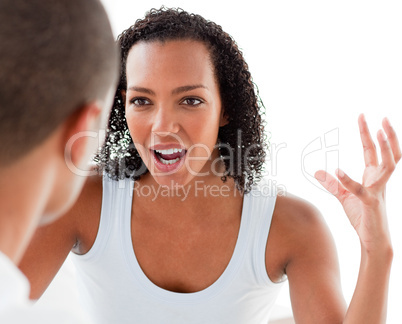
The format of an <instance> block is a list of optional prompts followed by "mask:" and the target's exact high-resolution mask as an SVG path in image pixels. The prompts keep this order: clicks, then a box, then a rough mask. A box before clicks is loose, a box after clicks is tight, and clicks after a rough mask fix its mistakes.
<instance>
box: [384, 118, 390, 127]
mask: <svg viewBox="0 0 402 324" xmlns="http://www.w3.org/2000/svg"><path fill="white" fill-rule="evenodd" d="M384 120H385V122H386V123H387V124H388V126H389V127H392V126H391V123H390V121H389V119H388V117H385V118H384Z"/></svg>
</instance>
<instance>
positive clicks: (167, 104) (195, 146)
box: [125, 40, 226, 188]
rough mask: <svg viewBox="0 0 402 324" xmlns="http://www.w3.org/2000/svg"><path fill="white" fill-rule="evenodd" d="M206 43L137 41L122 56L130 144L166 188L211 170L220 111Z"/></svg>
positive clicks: (215, 158)
mask: <svg viewBox="0 0 402 324" xmlns="http://www.w3.org/2000/svg"><path fill="white" fill-rule="evenodd" d="M213 69H214V68H213V64H212V62H211V60H210V55H209V51H208V49H207V48H206V46H205V45H204V44H203V43H201V42H197V41H192V40H177V41H176V40H175V41H167V42H165V43H162V42H159V41H154V42H140V43H138V44H136V45H134V46H133V47H132V48H131V50H130V52H129V55H128V58H127V71H126V73H127V92H126V99H125V110H126V119H127V124H128V127H129V130H130V133H131V137H132V139H133V141H134V144H135V146H136V148H137V150H138V152H139V154H140V156H141V158H142V160H143V161H144V163H145V165H146V166H147V168H148V170H149V171H150V173H151V174H152V176H153V177H154V179H155V180H156V181H157V182H158V183H159V184H161V185H164V186H169V187H171V188H173V187H176V186H183V185H185V184H187V183H188V182H189V181H191V180H192V179H193V178H194V177H195V176H197V177H199V178H197V180H201V181H202V180H203V177H204V179H206V178H205V177H210V176H213V175H214V173H215V174H216V172H215V171H216V170H215V169H216V168H217V165H219V163H217V161H218V159H219V155H218V151H217V149H216V148H215V145H216V143H217V137H218V130H219V126H223V125H224V124H225V123H226V121H225V119H224V117H223V111H222V107H221V100H220V94H219V88H218V84H217V81H216V78H215V74H214V70H213Z"/></svg>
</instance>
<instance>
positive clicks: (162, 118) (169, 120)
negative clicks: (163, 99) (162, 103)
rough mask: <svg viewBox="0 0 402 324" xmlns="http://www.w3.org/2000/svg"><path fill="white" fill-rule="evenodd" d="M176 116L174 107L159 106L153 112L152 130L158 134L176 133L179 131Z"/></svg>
mask: <svg viewBox="0 0 402 324" xmlns="http://www.w3.org/2000/svg"><path fill="white" fill-rule="evenodd" d="M179 128H180V127H179V123H178V116H177V115H176V112H175V111H174V109H168V108H167V107H159V108H158V109H157V111H156V112H155V115H154V117H153V123H152V132H153V133H154V134H157V135H160V136H168V135H170V134H177V133H178V131H179Z"/></svg>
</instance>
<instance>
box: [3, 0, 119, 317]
mask: <svg viewBox="0 0 402 324" xmlns="http://www.w3.org/2000/svg"><path fill="white" fill-rule="evenodd" d="M117 53H118V52H117V49H116V46H115V43H114V39H113V34H112V31H111V27H110V23H109V21H108V18H107V15H106V13H105V10H104V8H103V7H102V5H101V3H100V1H99V0H57V1H43V0H29V1H26V0H1V1H0V323H20V322H22V323H38V322H40V323H72V322H76V321H75V320H73V319H71V318H69V317H68V316H67V315H66V314H57V313H56V312H55V311H54V310H52V311H51V312H50V311H49V312H45V311H43V312H41V311H40V310H38V309H36V308H35V309H32V308H31V307H30V305H29V302H28V294H29V285H28V281H27V280H26V278H25V277H24V276H23V275H22V273H21V272H20V271H19V270H18V269H17V268H16V265H17V264H18V262H19V261H20V259H21V257H22V255H23V253H24V251H25V249H26V247H27V245H28V243H29V240H30V238H31V236H32V234H33V233H34V232H35V230H36V228H37V227H38V226H39V225H40V224H43V223H47V222H50V221H53V220H55V219H56V218H57V217H58V216H59V215H62V214H63V213H64V212H65V211H66V210H67V209H68V208H69V207H70V206H71V205H72V203H73V202H74V201H75V199H76V197H77V196H78V194H79V193H80V190H81V188H82V185H83V183H84V180H85V178H84V177H82V176H79V175H77V174H74V173H73V172H71V171H70V168H69V166H68V165H67V163H66V159H67V160H68V161H70V162H71V163H73V164H74V167H75V168H76V169H85V167H86V165H87V163H88V160H89V158H90V155H91V153H93V151H94V150H95V149H96V147H97V144H98V139H97V138H94V135H93V134H96V133H95V132H97V131H98V130H99V128H100V127H104V126H105V125H104V123H105V122H106V119H107V116H108V112H109V111H108V110H109V108H110V106H111V103H112V100H113V97H114V91H115V86H116V81H117V74H118V57H117V56H118V55H117ZM88 131H90V132H92V133H90V134H92V135H91V136H85V134H88V133H87V132H88ZM77 134H81V135H82V136H80V135H78V137H77ZM74 136H75V138H78V139H77V140H75V141H74V142H73V145H67V144H69V143H70V144H71V143H72V141H69V140H70V139H71V138H72V137H74ZM66 148H67V149H66Z"/></svg>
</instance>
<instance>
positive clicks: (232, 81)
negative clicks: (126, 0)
mask: <svg viewBox="0 0 402 324" xmlns="http://www.w3.org/2000/svg"><path fill="white" fill-rule="evenodd" d="M181 39H190V40H196V41H200V42H202V43H204V44H205V45H206V46H207V48H208V49H209V52H210V55H211V61H212V63H213V65H214V67H215V74H216V78H217V80H218V86H219V90H220V95H221V102H222V106H223V107H222V108H223V109H224V114H225V116H226V117H227V119H228V124H227V125H225V126H223V127H220V129H219V133H218V144H219V151H220V155H221V158H222V160H223V161H224V164H225V168H226V172H225V175H224V176H223V177H222V180H223V181H226V177H230V178H233V179H234V181H235V183H236V186H237V188H238V189H239V190H240V191H242V192H248V191H250V189H251V186H252V185H253V183H254V182H255V181H256V180H259V179H260V178H261V172H262V168H263V163H264V160H265V156H266V153H265V149H266V146H267V145H266V143H265V135H264V126H263V121H262V118H261V114H262V111H261V109H262V107H263V104H262V102H261V100H260V98H259V96H258V90H257V89H256V88H255V85H254V83H253V82H252V79H251V75H250V72H249V71H248V65H247V63H246V62H245V61H244V58H243V55H242V53H241V51H240V50H239V48H238V47H237V44H236V43H235V41H234V40H233V39H232V38H231V36H230V35H228V34H227V33H225V32H224V31H223V30H222V27H221V26H219V25H217V24H215V23H214V22H211V21H207V20H206V19H204V18H203V17H201V16H199V15H195V14H189V13H187V12H185V11H183V10H182V9H167V8H164V7H162V8H161V9H159V10H158V9H151V10H150V11H149V12H148V13H147V14H146V16H145V18H144V19H140V20H137V21H136V23H135V24H134V25H133V26H131V27H130V28H128V29H127V30H125V31H124V32H123V33H122V34H121V35H120V36H119V37H118V43H119V45H120V49H121V77H120V83H119V86H118V88H117V91H116V95H115V99H114V105H113V108H112V111H111V114H110V117H109V124H108V129H107V131H106V140H105V143H104V145H103V146H102V148H101V150H100V152H99V153H98V154H97V155H96V156H95V162H96V163H97V165H98V168H99V171H103V170H104V171H105V172H106V173H107V174H108V175H109V176H110V177H111V178H112V179H115V180H117V179H123V178H125V177H127V178H128V177H132V178H133V179H134V180H137V179H139V178H140V177H141V175H143V174H145V173H146V172H148V170H147V168H146V167H145V165H144V163H143V161H142V159H141V157H140V155H139V154H138V152H137V150H136V148H135V146H134V143H133V140H132V138H131V136H130V133H129V130H128V126H127V122H126V119H125V107H124V102H123V98H122V93H121V92H122V90H126V88H127V80H126V62H127V56H128V53H129V50H130V49H131V48H132V46H133V45H135V44H136V43H137V42H140V41H142V42H149V41H161V42H165V41H169V40H181Z"/></svg>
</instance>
